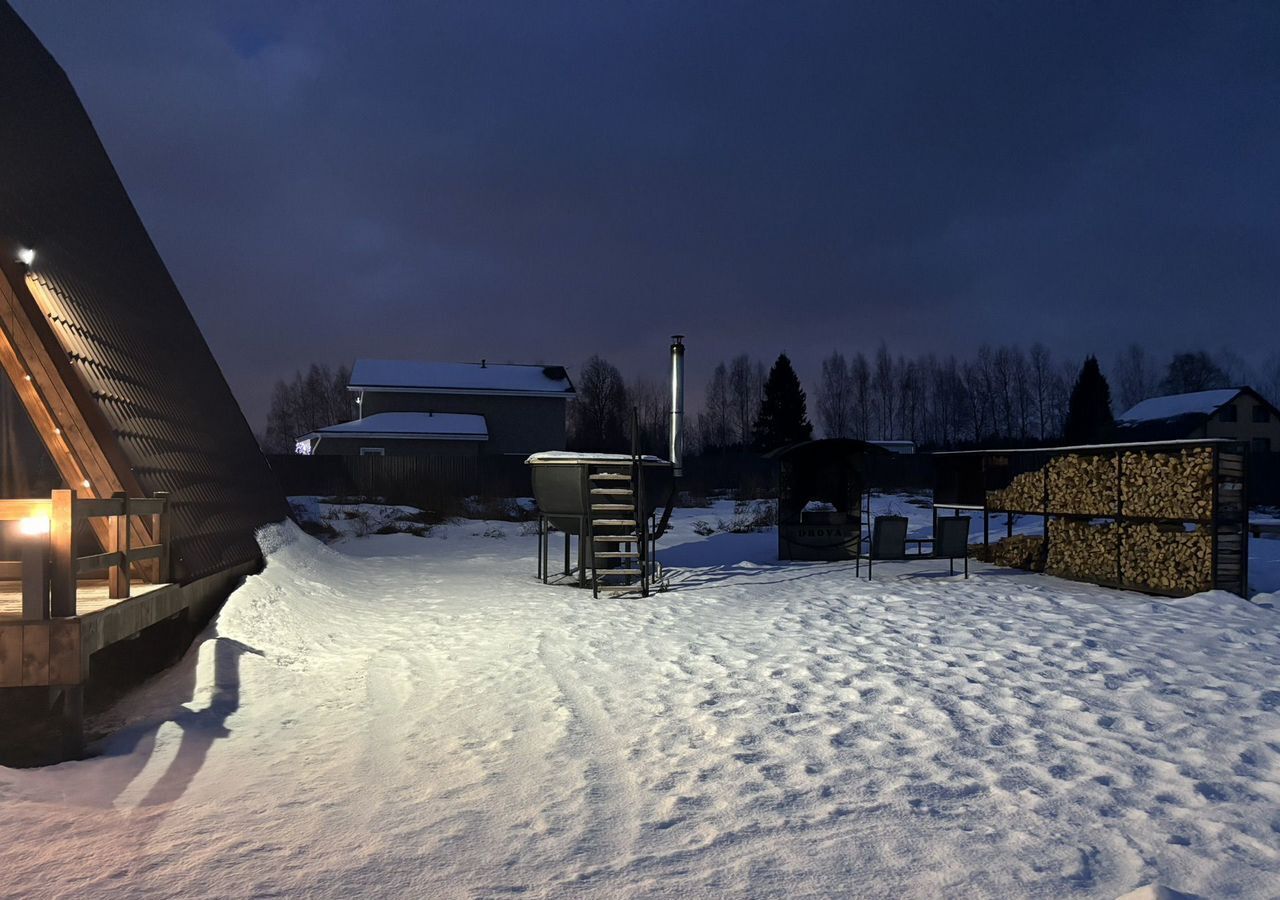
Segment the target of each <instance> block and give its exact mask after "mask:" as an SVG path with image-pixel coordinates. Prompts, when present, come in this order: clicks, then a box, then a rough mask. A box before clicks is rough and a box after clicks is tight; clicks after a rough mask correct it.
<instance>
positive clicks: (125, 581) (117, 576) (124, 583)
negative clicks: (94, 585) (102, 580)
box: [107, 491, 129, 600]
mask: <svg viewBox="0 0 1280 900" xmlns="http://www.w3.org/2000/svg"><path fill="white" fill-rule="evenodd" d="M112 500H114V501H116V502H118V503H119V504H120V515H118V516H112V518H111V549H112V550H115V551H116V552H117V553H118V554H119V556H120V561H119V562H118V563H116V564H114V565H112V567H111V571H110V572H108V573H107V590H108V596H109V597H110V598H111V599H112V600H120V599H123V598H125V597H128V596H129V498H128V496H127V495H126V494H125V493H124V492H123V491H120V492H119V493H117V494H116V495H115V496H113V497H112Z"/></svg>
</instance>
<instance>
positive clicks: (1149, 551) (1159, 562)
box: [1121, 522, 1213, 594]
mask: <svg viewBox="0 0 1280 900" xmlns="http://www.w3.org/2000/svg"><path fill="white" fill-rule="evenodd" d="M1123 548H1124V549H1123V551H1122V552H1121V562H1122V565H1123V566H1124V581H1125V584H1129V585H1133V586H1135V587H1145V588H1148V589H1151V590H1155V591H1160V592H1162V593H1173V594H1194V593H1196V592H1197V591H1205V590H1208V589H1209V587H1210V585H1211V584H1212V581H1213V542H1212V538H1211V537H1210V534H1209V530H1208V529H1207V528H1198V529H1196V530H1195V531H1186V530H1184V529H1183V527H1182V526H1181V525H1178V524H1174V525H1166V524H1154V523H1141V522H1129V523H1126V525H1125V527H1124V541H1123Z"/></svg>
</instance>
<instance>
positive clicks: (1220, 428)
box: [1204, 394, 1280, 452]
mask: <svg viewBox="0 0 1280 900" xmlns="http://www.w3.org/2000/svg"><path fill="white" fill-rule="evenodd" d="M1228 405H1229V406H1232V407H1234V408H1235V411H1236V420H1235V421H1234V422H1224V421H1223V420H1222V410H1219V411H1218V412H1216V413H1215V414H1214V415H1213V416H1212V417H1211V418H1210V419H1209V420H1208V422H1206V423H1205V426H1204V436H1205V437H1211V438H1230V439H1231V440H1233V441H1244V442H1245V443H1246V444H1248V445H1249V446H1250V449H1253V442H1254V440H1255V439H1256V438H1264V439H1266V440H1267V442H1268V447H1267V448H1266V449H1268V450H1269V451H1272V452H1275V451H1280V418H1277V417H1276V416H1275V414H1274V413H1272V412H1270V410H1267V421H1266V422H1254V421H1253V411H1254V408H1255V407H1261V408H1262V409H1264V410H1266V407H1265V406H1262V404H1259V403H1258V401H1257V400H1256V399H1255V398H1254V397H1252V396H1250V395H1249V394H1241V395H1240V396H1239V397H1237V398H1236V399H1235V400H1233V401H1231V403H1230V404H1228Z"/></svg>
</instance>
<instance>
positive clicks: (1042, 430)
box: [1030, 341, 1054, 441]
mask: <svg viewBox="0 0 1280 900" xmlns="http://www.w3.org/2000/svg"><path fill="white" fill-rule="evenodd" d="M1053 379H1054V371H1053V356H1052V354H1050V352H1049V348H1048V347H1046V346H1045V345H1044V344H1042V343H1040V342H1039V341H1036V342H1035V343H1034V344H1032V345H1031V361H1030V381H1031V398H1032V402H1033V403H1034V404H1035V421H1036V435H1037V437H1039V439H1040V440H1042V441H1043V440H1044V439H1045V438H1046V437H1047V436H1048V435H1050V434H1053V433H1054V427H1053V425H1052V424H1051V423H1052V422H1053V419H1054V416H1053V414H1052V412H1051V410H1052V403H1053V397H1052V393H1053Z"/></svg>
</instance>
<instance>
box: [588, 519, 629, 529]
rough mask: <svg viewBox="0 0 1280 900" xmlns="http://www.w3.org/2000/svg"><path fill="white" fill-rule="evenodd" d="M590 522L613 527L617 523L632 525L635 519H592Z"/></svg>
mask: <svg viewBox="0 0 1280 900" xmlns="http://www.w3.org/2000/svg"><path fill="white" fill-rule="evenodd" d="M591 524H592V525H604V526H605V527H607V528H613V527H615V526H618V525H631V526H634V525H635V524H636V520H635V519H592V520H591Z"/></svg>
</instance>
